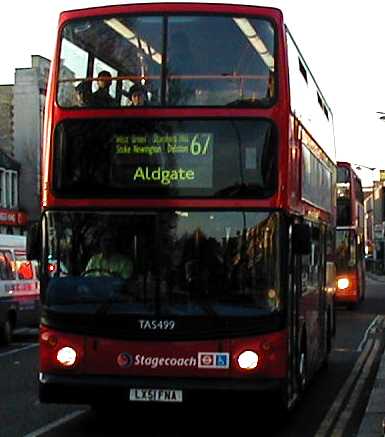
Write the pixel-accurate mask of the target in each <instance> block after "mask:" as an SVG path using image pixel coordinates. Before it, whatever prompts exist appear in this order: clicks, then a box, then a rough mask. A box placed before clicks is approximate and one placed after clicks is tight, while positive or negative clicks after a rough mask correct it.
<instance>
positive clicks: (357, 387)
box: [315, 315, 385, 437]
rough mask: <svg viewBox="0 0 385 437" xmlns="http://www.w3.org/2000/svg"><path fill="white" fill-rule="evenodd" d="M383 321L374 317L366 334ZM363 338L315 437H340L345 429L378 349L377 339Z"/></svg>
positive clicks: (381, 318)
mask: <svg viewBox="0 0 385 437" xmlns="http://www.w3.org/2000/svg"><path fill="white" fill-rule="evenodd" d="M384 320H385V319H384V316H380V315H378V316H376V317H375V318H374V320H373V321H372V323H371V324H370V325H369V327H368V329H367V332H368V334H369V333H370V329H369V328H371V329H373V327H374V324H375V323H377V324H378V325H380V324H382V326H383V325H384ZM365 337H366V343H363V350H362V351H361V353H360V355H359V357H358V359H357V361H356V364H355V365H354V367H353V370H352V371H351V373H350V375H349V377H348V378H347V380H346V381H345V384H344V385H343V387H342V388H341V389H340V391H339V392H338V395H337V397H336V398H335V400H334V402H333V404H332V406H331V407H330V409H329V411H328V412H327V413H326V416H325V418H324V419H323V421H322V423H321V425H320V427H319V428H318V431H317V433H316V434H315V437H326V436H330V435H332V436H333V437H341V436H343V435H344V431H345V428H346V426H347V424H348V422H349V419H350V417H351V415H352V413H353V411H354V407H355V406H356V403H357V402H358V400H359V395H360V393H361V392H362V390H363V389H364V383H365V379H366V378H367V377H368V375H369V373H370V371H371V369H372V367H373V365H374V363H375V358H376V356H377V354H378V352H379V349H380V346H379V341H378V339H377V338H376V339H374V338H373V337H370V336H369V337H368V335H365V336H364V338H365ZM361 343H362V342H361ZM344 406H345V407H344ZM344 408H345V409H347V411H346V412H344V411H343V409H344Z"/></svg>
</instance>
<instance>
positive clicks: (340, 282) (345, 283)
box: [337, 278, 350, 290]
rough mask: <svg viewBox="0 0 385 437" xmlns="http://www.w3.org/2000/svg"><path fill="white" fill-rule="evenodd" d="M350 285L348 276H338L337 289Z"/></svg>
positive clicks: (343, 288)
mask: <svg viewBox="0 0 385 437" xmlns="http://www.w3.org/2000/svg"><path fill="white" fill-rule="evenodd" d="M349 285H350V282H349V279H348V278H340V279H338V280H337V287H338V289H339V290H345V289H346V288H348V287H349Z"/></svg>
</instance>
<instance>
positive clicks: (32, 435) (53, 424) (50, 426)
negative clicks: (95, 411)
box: [24, 410, 87, 437]
mask: <svg viewBox="0 0 385 437" xmlns="http://www.w3.org/2000/svg"><path fill="white" fill-rule="evenodd" d="M86 411H87V410H78V411H74V412H73V413H71V414H67V415H66V416H64V417H62V418H61V419H58V420H55V422H51V423H49V424H48V425H44V426H42V427H41V428H39V429H37V430H36V431H32V432H30V433H29V434H26V435H25V436H24V437H38V436H40V435H43V434H44V433H46V432H48V431H51V429H54V428H57V427H58V426H60V425H63V424H64V423H66V422H69V421H71V420H72V419H75V418H76V417H78V416H81V415H82V414H84V413H85V412H86Z"/></svg>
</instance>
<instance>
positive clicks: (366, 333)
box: [357, 314, 380, 352]
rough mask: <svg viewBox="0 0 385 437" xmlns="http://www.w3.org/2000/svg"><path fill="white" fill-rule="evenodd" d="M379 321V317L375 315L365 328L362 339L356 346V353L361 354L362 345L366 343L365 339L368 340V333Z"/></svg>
mask: <svg viewBox="0 0 385 437" xmlns="http://www.w3.org/2000/svg"><path fill="white" fill-rule="evenodd" d="M379 319H380V315H379V314H377V316H376V317H375V318H374V319H373V320H372V323H371V324H370V325H369V326H368V327H367V328H366V331H365V334H364V337H363V339H362V340H361V343H360V344H359V345H358V347H357V351H358V352H361V351H362V349H363V347H364V344H365V343H366V341H367V339H368V335H369V333H370V331H371V330H372V328H373V326H374V325H375V324H376V323H377V322H378V320H379Z"/></svg>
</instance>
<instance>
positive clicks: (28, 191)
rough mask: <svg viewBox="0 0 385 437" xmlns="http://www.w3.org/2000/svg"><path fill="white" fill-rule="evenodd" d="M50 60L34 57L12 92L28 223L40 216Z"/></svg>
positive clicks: (17, 76)
mask: <svg viewBox="0 0 385 437" xmlns="http://www.w3.org/2000/svg"><path fill="white" fill-rule="evenodd" d="M49 67H50V61H49V60H48V59H46V58H43V57H41V56H35V55H33V56H32V67H31V68H17V69H16V72H15V85H14V93H13V119H14V122H13V124H14V138H13V143H14V150H13V152H14V157H15V159H16V161H17V162H18V163H20V174H19V190H20V191H19V199H20V207H21V208H22V209H23V210H24V211H26V212H27V214H28V220H29V222H34V221H37V220H38V219H39V216H40V170H39V167H40V146H41V137H42V129H43V113H44V103H45V95H46V89H47V81H48V74H49Z"/></svg>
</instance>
